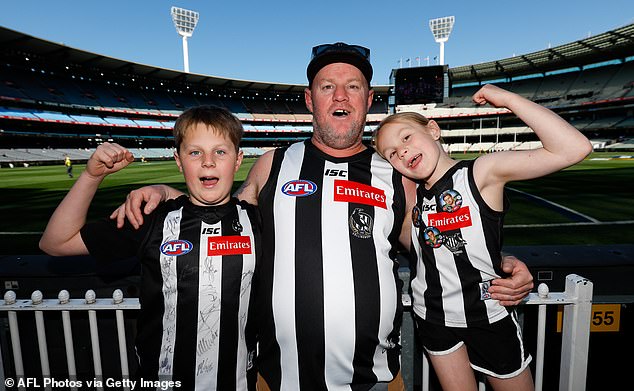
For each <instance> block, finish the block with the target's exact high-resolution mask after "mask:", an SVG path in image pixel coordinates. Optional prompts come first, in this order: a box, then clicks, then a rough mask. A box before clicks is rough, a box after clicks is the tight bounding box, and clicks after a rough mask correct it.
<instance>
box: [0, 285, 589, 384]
mask: <svg viewBox="0 0 634 391" xmlns="http://www.w3.org/2000/svg"><path fill="white" fill-rule="evenodd" d="M403 304H404V305H405V306H406V307H407V306H411V299H410V297H409V296H408V295H404V296H403ZM523 304H525V305H538V306H539V310H538V311H539V312H538V322H537V325H538V326H537V327H538V330H537V352H536V357H535V360H536V361H535V374H534V375H535V390H536V391H541V390H542V382H543V376H542V375H543V366H544V346H545V343H546V340H545V328H546V327H545V325H546V321H545V319H546V309H547V306H549V305H550V306H552V305H563V306H564V320H563V328H562V346H561V361H560V380H559V390H560V391H583V390H585V385H586V375H587V364H588V346H589V338H590V318H591V311H592V282H590V281H589V280H587V279H585V278H583V277H580V276H578V275H576V274H570V275H568V276H567V277H566V284H565V290H564V292H549V289H548V286H546V285H545V284H540V286H539V287H538V292H537V293H530V294H529V296H528V297H527V299H526V300H525V301H524V303H523ZM139 308H140V305H139V300H138V299H137V298H127V299H124V298H123V294H122V292H121V290H119V289H117V290H115V291H114V294H113V297H112V299H98V298H95V293H94V291H91V290H89V291H88V292H86V295H85V299H70V298H69V294H68V292H67V291H65V290H62V291H61V292H60V293H59V295H58V299H43V298H42V294H41V292H40V291H35V292H33V294H32V295H31V299H30V300H17V299H16V295H15V293H14V292H13V291H7V292H6V293H5V295H4V301H3V302H0V312H1V311H4V312H7V317H8V323H9V332H10V339H11V348H12V349H11V350H12V352H13V364H14V367H15V373H14V374H11V376H12V377H6V376H5V372H4V366H3V365H2V364H3V363H4V360H5V359H6V357H2V356H1V355H0V390H5V389H6V388H15V387H17V389H19V390H26V389H29V388H30V387H31V386H33V384H32V383H31V382H35V384H36V385H37V387H38V388H40V387H41V388H44V389H46V390H52V389H53V388H59V386H62V387H65V388H69V389H71V390H77V389H79V388H82V386H88V387H89V388H93V389H97V390H103V389H104V386H107V387H109V386H110V385H109V384H107V382H105V381H104V379H103V372H102V361H101V347H100V342H99V326H98V320H97V312H98V311H114V312H115V316H116V325H117V340H118V350H119V360H120V364H121V372H120V375H121V378H120V379H119V380H120V381H119V383H118V384H116V385H117V386H118V387H120V388H122V389H124V390H130V389H131V383H129V382H127V381H126V379H130V376H129V375H130V369H129V365H128V353H127V348H126V346H127V336H126V332H125V327H124V314H123V311H125V310H138V309H139ZM44 311H57V312H59V313H60V314H61V318H62V325H63V326H62V328H63V330H62V331H63V335H64V342H65V351H66V364H67V368H68V375H67V378H66V379H64V381H63V382H64V384H58V383H53V381H55V380H54V379H53V380H52V378H51V371H50V366H49V359H50V357H49V353H48V345H47V342H46V332H45V330H46V325H45V321H44ZM70 311H85V312H87V314H88V319H89V328H90V340H91V349H92V357H93V365H94V380H93V381H92V382H93V383H92V384H86V381H84V382H82V381H81V380H79V379H78V378H77V371H76V365H75V353H74V345H73V331H72V325H71V319H70ZM18 312H32V313H33V314H34V318H35V324H36V334H37V344H38V349H39V357H40V366H41V374H42V377H41V379H35V378H30V377H26V374H25V371H24V366H23V358H22V357H23V356H22V353H23V352H22V344H21V339H20V328H19V325H18V318H17V313H18ZM4 350H5V349H3V350H2V351H4ZM2 351H0V353H1V352H2ZM55 359H61V358H57V357H55ZM422 378H423V379H424V381H423V390H424V391H428V390H429V364H428V362H427V360H426V359H423V377H422ZM111 380H113V382H114V381H115V380H114V379H111ZM480 389H481V390H484V389H485V385H484V384H482V383H481V384H480Z"/></svg>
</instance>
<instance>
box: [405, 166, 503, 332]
mask: <svg viewBox="0 0 634 391" xmlns="http://www.w3.org/2000/svg"><path fill="white" fill-rule="evenodd" d="M474 162H475V160H471V161H460V162H458V163H457V164H456V165H454V166H453V167H452V168H450V169H449V171H447V172H446V173H445V175H444V176H443V177H442V178H441V179H440V180H438V182H436V183H435V184H434V185H433V186H432V187H431V188H430V189H429V190H426V189H425V187H424V186H423V185H419V186H418V189H417V194H416V206H415V207H414V210H413V211H412V224H413V227H412V241H413V245H412V251H411V256H412V262H413V263H412V264H414V262H415V264H416V271H415V274H413V279H412V281H411V289H412V297H413V309H414V311H415V312H416V314H417V315H418V316H420V317H421V318H423V319H426V320H428V321H430V322H433V323H436V324H441V325H446V326H451V327H468V326H471V325H476V324H488V323H493V322H495V321H497V320H500V319H502V318H504V317H505V316H507V315H508V314H509V311H508V310H507V309H506V307H504V306H502V305H500V304H499V302H498V301H497V300H492V299H490V296H489V293H488V287H489V285H490V281H491V280H492V279H495V278H498V277H500V276H501V275H502V274H503V272H502V270H501V268H500V262H501V254H500V251H501V248H502V226H503V223H504V215H505V213H506V210H507V209H508V204H507V200H506V199H505V205H504V211H502V212H497V211H494V210H493V209H491V208H490V207H489V206H488V205H487V204H486V203H485V202H484V200H483V199H482V196H481V195H480V192H479V191H478V188H477V186H476V184H475V180H474V178H473V164H474Z"/></svg>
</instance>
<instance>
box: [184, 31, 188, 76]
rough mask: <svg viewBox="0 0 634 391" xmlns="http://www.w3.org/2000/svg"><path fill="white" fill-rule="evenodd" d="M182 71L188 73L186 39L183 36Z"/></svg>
mask: <svg viewBox="0 0 634 391" xmlns="http://www.w3.org/2000/svg"><path fill="white" fill-rule="evenodd" d="M183 69H185V72H187V73H189V53H188V50H187V37H186V36H185V35H183Z"/></svg>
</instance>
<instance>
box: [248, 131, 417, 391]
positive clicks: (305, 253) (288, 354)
mask: <svg viewBox="0 0 634 391" xmlns="http://www.w3.org/2000/svg"><path fill="white" fill-rule="evenodd" d="M404 205H405V200H404V191H403V185H402V179H401V176H400V174H398V173H397V172H396V171H395V170H393V169H392V167H391V166H390V165H389V164H388V163H387V162H386V161H385V160H383V159H382V158H381V157H380V156H378V155H377V154H376V153H374V151H373V150H371V149H368V150H365V151H363V152H360V153H358V154H356V155H354V156H351V157H347V158H334V157H331V156H329V155H327V154H325V153H323V152H322V151H320V150H319V149H317V148H316V147H315V146H314V145H313V144H312V143H311V142H310V140H308V141H305V142H300V143H296V144H293V145H291V146H290V147H288V148H282V149H278V150H276V151H275V155H274V157H273V161H272V167H271V172H270V175H269V178H268V181H267V182H266V184H265V186H264V187H263V188H262V190H261V192H260V196H259V201H258V206H259V208H260V210H261V212H262V221H263V238H264V240H263V252H264V255H263V258H262V263H261V269H260V274H259V277H262V279H261V280H260V279H259V278H258V283H257V288H256V289H257V294H256V296H257V300H258V306H257V307H258V310H260V311H261V313H260V317H259V319H260V322H261V328H260V339H259V349H258V357H259V358H258V370H259V372H260V374H261V375H262V376H263V377H264V379H265V380H266V382H267V383H268V385H269V386H270V387H271V389H273V390H293V391H296V390H300V389H302V390H322V389H329V390H340V389H345V390H349V389H351V386H350V385H360V386H364V385H369V384H374V383H376V382H385V381H390V380H392V379H393V377H394V375H395V374H396V373H397V372H398V370H399V352H400V345H399V332H400V325H401V319H402V307H401V295H400V288H401V286H400V284H399V283H400V280H399V279H398V274H397V268H398V264H397V263H396V262H394V261H393V258H394V256H395V251H396V244H397V241H398V235H399V233H400V230H401V227H402V222H403V216H404V213H405V212H404ZM353 388H354V387H353ZM355 389H356V388H355Z"/></svg>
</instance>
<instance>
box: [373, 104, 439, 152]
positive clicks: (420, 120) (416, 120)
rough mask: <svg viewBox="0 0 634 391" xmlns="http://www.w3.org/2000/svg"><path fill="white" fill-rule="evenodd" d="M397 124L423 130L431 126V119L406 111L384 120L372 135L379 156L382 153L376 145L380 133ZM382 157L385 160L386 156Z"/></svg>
mask: <svg viewBox="0 0 634 391" xmlns="http://www.w3.org/2000/svg"><path fill="white" fill-rule="evenodd" d="M395 122H411V123H413V124H416V125H420V126H422V127H423V128H427V125H428V124H429V119H428V118H427V117H425V116H424V115H422V114H419V113H415V112H413V111H404V112H402V113H396V114H392V115H389V116H387V117H385V118H383V121H381V122H380V123H379V125H378V126H377V127H376V129H374V132H373V133H372V147H374V150H375V151H377V152H378V154H379V155H381V152H379V150H378V149H377V144H376V140H377V137H378V136H379V131H380V130H381V128H382V127H383V126H385V125H388V124H392V123H395ZM440 142H441V143H442V139H441V140H440ZM381 157H383V158H385V156H383V155H381Z"/></svg>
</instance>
